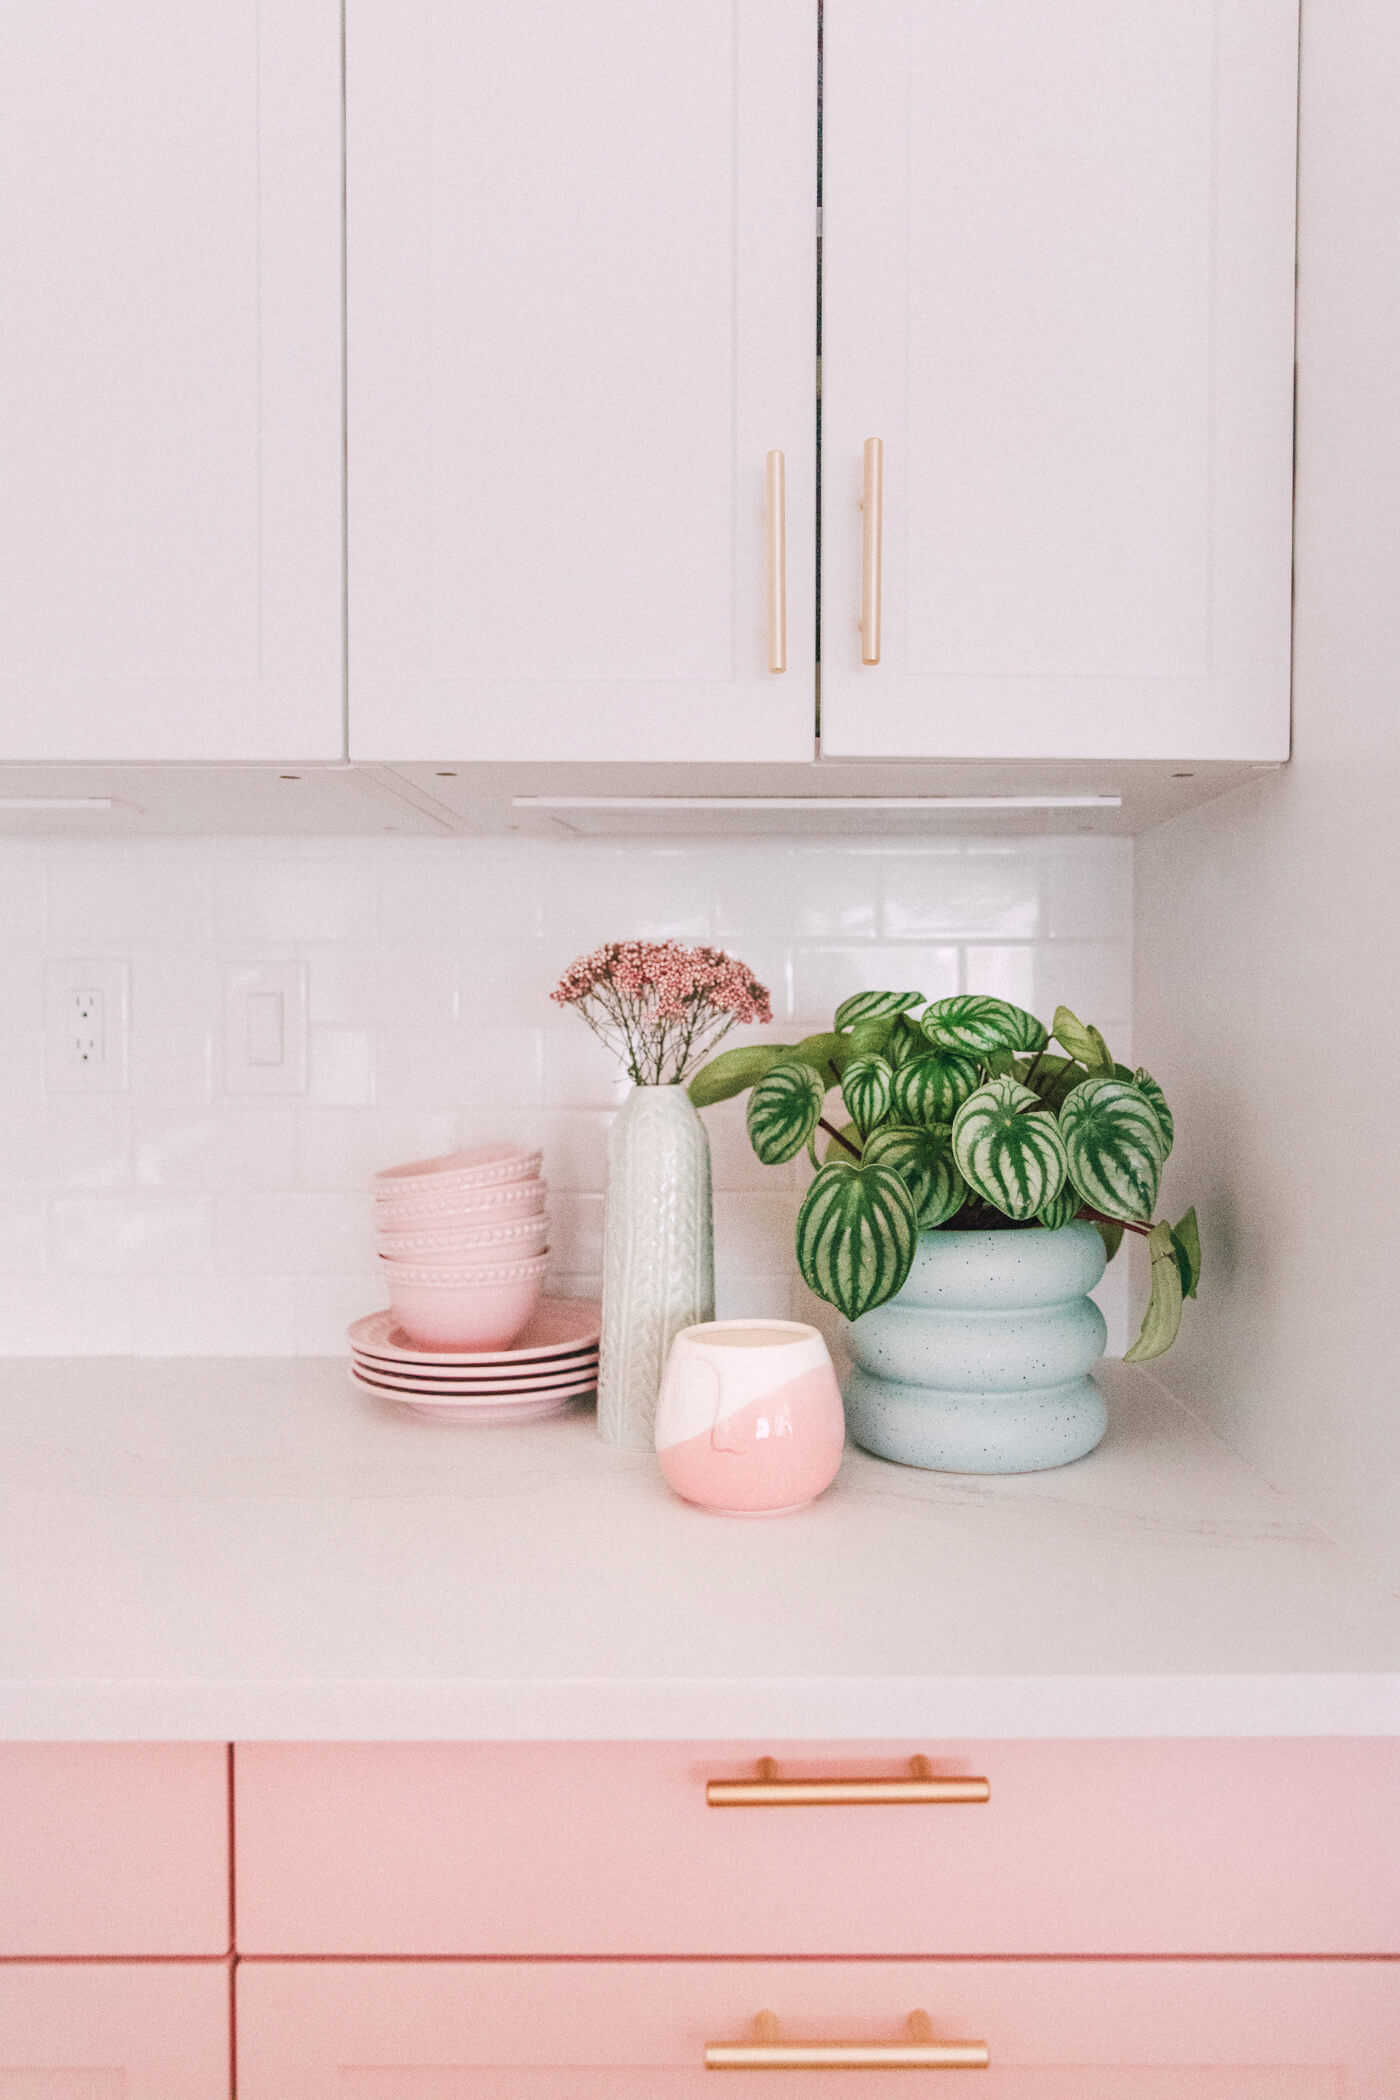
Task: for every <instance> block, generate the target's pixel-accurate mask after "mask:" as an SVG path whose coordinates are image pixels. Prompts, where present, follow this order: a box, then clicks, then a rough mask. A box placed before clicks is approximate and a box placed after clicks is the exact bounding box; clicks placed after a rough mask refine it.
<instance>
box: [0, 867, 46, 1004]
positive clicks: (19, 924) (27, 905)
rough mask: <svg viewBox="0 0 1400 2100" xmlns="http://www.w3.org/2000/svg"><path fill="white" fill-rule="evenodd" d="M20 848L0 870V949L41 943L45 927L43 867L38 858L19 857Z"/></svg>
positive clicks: (44, 879)
mask: <svg viewBox="0 0 1400 2100" xmlns="http://www.w3.org/2000/svg"><path fill="white" fill-rule="evenodd" d="M23 851H24V849H23V848H19V849H17V850H16V849H12V851H11V853H10V854H9V856H8V857H7V860H6V863H5V867H4V870H3V873H0V948H3V947H4V946H5V945H6V944H8V943H9V942H10V941H15V942H23V941H34V942H42V941H43V940H44V938H45V935H46V933H47V930H48V882H47V870H46V867H45V865H44V864H43V863H42V862H41V861H34V860H26V859H22V858H21V854H22V853H23ZM7 982H8V980H7Z"/></svg>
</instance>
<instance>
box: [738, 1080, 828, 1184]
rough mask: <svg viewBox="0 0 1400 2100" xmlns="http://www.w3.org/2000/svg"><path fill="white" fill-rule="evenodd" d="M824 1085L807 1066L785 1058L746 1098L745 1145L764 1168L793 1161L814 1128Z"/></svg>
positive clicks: (823, 1094) (824, 1090) (822, 1097)
mask: <svg viewBox="0 0 1400 2100" xmlns="http://www.w3.org/2000/svg"><path fill="white" fill-rule="evenodd" d="M825 1099H826V1085H825V1082H824V1081H823V1079H822V1077H821V1074H820V1073H819V1072H816V1071H814V1070H813V1068H812V1066H811V1065H806V1064H802V1063H800V1062H799V1060H798V1059H796V1058H794V1057H791V1056H789V1057H788V1058H787V1059H786V1061H785V1062H784V1063H782V1064H779V1065H774V1066H772V1067H771V1069H770V1070H769V1071H767V1072H765V1073H764V1075H763V1077H762V1079H760V1080H759V1082H758V1085H757V1086H756V1087H755V1088H754V1090H753V1092H752V1093H751V1094H750V1095H749V1142H750V1144H751V1145H752V1146H753V1149H754V1151H755V1152H756V1153H757V1154H758V1156H759V1158H760V1159H761V1160H762V1162H763V1164H764V1166H765V1167H776V1166H778V1165H780V1164H781V1162H782V1161H783V1160H785V1159H793V1158H795V1157H796V1155H797V1154H798V1153H799V1152H800V1151H801V1150H802V1147H803V1146H804V1145H805V1144H806V1143H807V1140H808V1139H809V1138H810V1137H811V1135H812V1132H813V1131H814V1130H815V1129H816V1127H817V1118H818V1117H819V1116H820V1114H821V1112H822V1103H823V1101H824V1100H825Z"/></svg>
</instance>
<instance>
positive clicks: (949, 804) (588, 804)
mask: <svg viewBox="0 0 1400 2100" xmlns="http://www.w3.org/2000/svg"><path fill="white" fill-rule="evenodd" d="M511 804H512V807H513V808H515V809H617V810H625V809H638V810H641V809H656V810H671V809H674V810H677V811H679V810H691V809H695V810H701V809H716V810H753V811H755V812H760V811H766V810H807V811H812V810H870V811H873V812H879V811H890V810H899V809H907V810H927V811H928V812H929V814H930V815H934V814H936V813H937V812H938V811H940V810H947V809H1121V808H1122V806H1123V797H1122V796H1121V795H515V796H513V797H512V798H511Z"/></svg>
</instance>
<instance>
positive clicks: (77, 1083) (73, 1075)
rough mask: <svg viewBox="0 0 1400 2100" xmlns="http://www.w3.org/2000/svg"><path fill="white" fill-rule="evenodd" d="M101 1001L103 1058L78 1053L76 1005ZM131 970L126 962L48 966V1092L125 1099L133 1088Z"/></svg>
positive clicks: (78, 960) (87, 960)
mask: <svg viewBox="0 0 1400 2100" xmlns="http://www.w3.org/2000/svg"><path fill="white" fill-rule="evenodd" d="M82 992H96V993H97V994H98V995H99V996H100V998H101V1001H102V1020H101V1031H100V1032H101V1050H102V1055H101V1057H99V1058H91V1057H88V1058H85V1057H83V1056H81V1055H80V1054H79V1051H78V1047H77V1043H76V1040H75V1028H74V1015H75V1001H76V999H77V997H78V995H79V994H80V993H82ZM130 1059H131V965H130V963H128V962H126V961H124V960H123V959H122V958H121V957H113V956H86V957H84V956H75V957H73V958H72V960H71V961H70V960H69V959H67V958H66V957H62V956H56V957H54V958H53V959H52V960H50V961H49V962H47V963H46V964H45V965H44V1087H45V1090H46V1092H48V1093H50V1094H123V1093H125V1092H126V1090H127V1087H128V1086H129V1085H130Z"/></svg>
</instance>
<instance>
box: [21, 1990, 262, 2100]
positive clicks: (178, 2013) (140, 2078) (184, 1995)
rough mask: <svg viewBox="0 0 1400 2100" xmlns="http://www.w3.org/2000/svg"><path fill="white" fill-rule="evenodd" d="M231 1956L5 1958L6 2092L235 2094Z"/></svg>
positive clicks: (91, 2096)
mask: <svg viewBox="0 0 1400 2100" xmlns="http://www.w3.org/2000/svg"><path fill="white" fill-rule="evenodd" d="M230 2058H231V2049H230V2034H229V1972H228V1967H227V1965H226V1964H225V1963H223V1962H151V1963H141V1964H138V1963H131V1962H81V1963H79V1962H72V1963H63V1962H54V1963H49V1962H21V1963H6V1964H4V1965H0V2100H227V2096H228V2093H229V2077H230Z"/></svg>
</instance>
